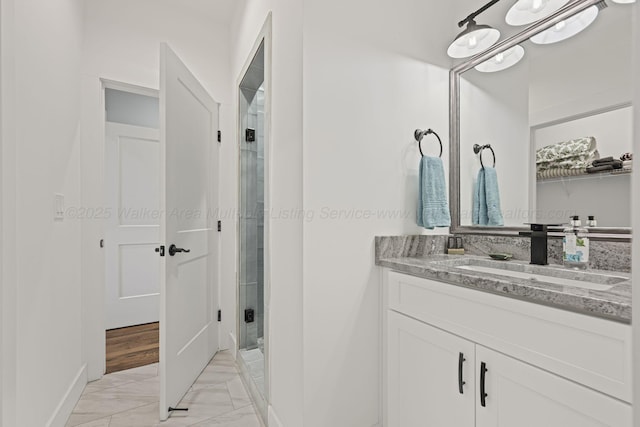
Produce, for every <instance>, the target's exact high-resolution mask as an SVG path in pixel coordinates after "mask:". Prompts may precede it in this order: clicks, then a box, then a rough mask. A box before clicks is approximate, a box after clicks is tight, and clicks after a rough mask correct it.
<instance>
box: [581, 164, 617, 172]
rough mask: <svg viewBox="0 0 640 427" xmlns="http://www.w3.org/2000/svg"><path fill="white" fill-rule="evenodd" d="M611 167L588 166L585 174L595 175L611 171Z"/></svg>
mask: <svg viewBox="0 0 640 427" xmlns="http://www.w3.org/2000/svg"><path fill="white" fill-rule="evenodd" d="M612 170H613V165H600V166H589V167H588V168H587V173H597V172H604V171H612Z"/></svg>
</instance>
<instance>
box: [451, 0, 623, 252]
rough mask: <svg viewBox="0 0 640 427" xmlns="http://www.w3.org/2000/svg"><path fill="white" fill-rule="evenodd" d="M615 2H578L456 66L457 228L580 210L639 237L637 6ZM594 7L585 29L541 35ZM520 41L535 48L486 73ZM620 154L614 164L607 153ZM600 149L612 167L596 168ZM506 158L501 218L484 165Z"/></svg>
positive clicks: (605, 235)
mask: <svg viewBox="0 0 640 427" xmlns="http://www.w3.org/2000/svg"><path fill="white" fill-rule="evenodd" d="M504 3H505V5H504V6H503V7H504V8H508V7H509V6H511V5H513V3H514V2H504ZM607 3H609V4H607ZM607 3H605V2H604V1H597V0H574V1H570V2H568V3H567V4H566V5H565V6H564V7H562V8H560V9H559V10H558V11H556V12H555V13H553V14H552V15H550V16H548V17H547V18H544V19H541V20H539V21H537V22H535V23H533V24H531V25H529V26H528V27H526V28H525V29H524V30H521V31H520V32H517V31H518V29H517V28H516V29H515V30H513V29H512V30H511V32H512V33H515V34H514V35H512V36H510V37H507V38H506V39H505V40H504V41H502V42H500V43H498V44H496V45H494V46H493V47H492V48H490V49H488V50H486V51H485V52H483V53H481V54H478V55H476V56H474V57H472V58H471V59H469V60H467V61H465V62H463V63H460V64H458V65H456V66H454V68H452V69H451V72H450V141H451V142H450V153H451V156H450V178H449V182H450V205H451V220H452V225H451V231H452V232H454V233H474V234H509V235H514V234H517V233H518V232H519V231H523V230H525V229H527V228H528V226H527V225H526V224H527V223H532V222H536V223H545V224H566V223H568V222H569V218H570V216H573V215H579V216H580V218H581V219H582V221H583V224H584V223H585V222H586V220H587V217H588V216H594V217H595V219H596V221H597V226H596V227H594V228H593V229H592V230H591V233H593V234H594V235H595V237H598V238H602V239H616V240H620V239H630V237H631V215H630V213H631V204H630V199H631V187H630V183H631V169H632V164H633V161H632V160H631V161H629V160H623V159H625V157H626V156H623V155H624V154H625V153H630V152H631V147H632V137H633V136H632V127H633V126H632V125H633V123H632V108H633V106H632V105H631V99H632V96H633V77H632V73H633V70H632V68H633V67H632V58H633V51H632V46H633V42H632V15H633V14H632V13H631V11H630V9H629V8H630V7H635V6H634V5H629V4H618V3H613V2H611V1H610V0H609V1H608V2H607ZM594 7H595V8H597V9H598V13H597V16H596V18H595V20H594V21H593V23H592V24H591V25H590V26H588V27H587V28H586V29H584V30H583V31H581V32H580V33H579V34H576V35H575V36H573V37H570V38H568V39H566V40H563V41H561V42H558V43H552V44H539V43H536V42H535V41H532V38H533V40H537V41H538V42H539V39H540V38H541V37H542V36H543V35H548V34H549V33H550V32H552V31H554V29H557V28H561V27H562V26H563V25H564V24H565V23H566V22H568V20H569V19H570V18H572V17H574V19H575V17H576V16H584V15H585V14H588V13H589V12H590V11H592V10H594ZM502 16H504V15H502ZM490 24H491V25H494V23H490ZM505 26H506V24H505ZM546 30H549V31H546ZM545 31H546V32H545ZM516 46H520V47H522V48H524V51H525V54H524V57H523V58H522V59H521V60H520V61H519V62H518V63H517V64H516V65H514V66H512V67H510V68H507V69H503V70H500V71H496V72H486V70H485V71H480V70H484V69H486V66H487V65H488V64H490V63H492V62H493V63H495V62H496V58H500V59H503V58H504V57H506V56H508V54H509V53H510V52H513V51H514V49H519V48H516ZM474 147H475V149H474ZM483 148H484V149H483ZM608 157H612V158H613V160H614V161H613V162H605V161H604V159H606V158H608ZM621 157H623V159H621ZM598 158H600V159H602V161H603V165H606V166H607V167H603V168H596V169H594V165H593V160H596V159H598ZM597 163H598V162H597ZM597 163H596V166H597ZM494 165H495V169H494V172H495V175H496V176H497V187H498V196H499V200H500V208H501V209H500V213H501V218H499V219H498V220H496V221H491V220H489V221H486V218H485V220H484V221H483V220H482V218H481V216H480V217H479V216H478V212H477V207H478V188H479V187H478V180H479V178H480V173H479V172H480V170H481V169H482V168H483V167H489V168H490V167H493V166H494ZM611 165H613V166H611ZM483 173H484V172H483ZM492 173H493V172H492ZM481 179H482V180H484V177H483V178H481ZM483 184H484V183H483Z"/></svg>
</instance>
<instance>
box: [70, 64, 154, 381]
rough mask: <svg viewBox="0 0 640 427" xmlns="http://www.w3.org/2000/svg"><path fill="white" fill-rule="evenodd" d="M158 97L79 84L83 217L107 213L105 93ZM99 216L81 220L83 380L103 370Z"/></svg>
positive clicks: (89, 80)
mask: <svg viewBox="0 0 640 427" xmlns="http://www.w3.org/2000/svg"><path fill="white" fill-rule="evenodd" d="M106 89H115V90H121V91H124V92H130V93H135V94H138V95H146V96H153V97H156V98H157V97H159V94H160V91H159V90H158V89H153V88H149V87H145V86H139V85H135V84H131V83H125V82H121V81H116V80H110V79H107V78H101V77H96V76H87V77H85V78H83V80H82V92H83V95H82V107H83V114H82V123H81V128H82V150H81V178H82V185H81V194H82V196H81V198H82V206H83V207H84V208H86V210H87V213H88V212H90V211H93V212H96V213H98V212H102V213H106V211H105V210H104V208H105V207H106V203H105V202H106V199H105V197H106V191H105V185H106V181H105V161H106V156H105V150H106V135H105V131H106V110H105V105H106V104H105V90H106ZM105 228H106V221H105V219H104V216H102V217H101V216H100V215H97V214H96V215H95V216H91V217H90V216H88V215H87V216H85V218H83V219H82V263H81V275H82V283H83V290H84V292H83V294H82V305H83V315H82V320H83V341H84V345H83V350H84V355H83V359H84V361H85V362H86V364H87V380H88V381H94V380H97V379H100V378H101V377H102V376H103V375H104V374H105V372H106V334H105V324H106V322H105V319H106V310H105V304H106V296H105V289H106V288H105V287H106V280H105V268H106V262H105V261H106V260H105V251H104V250H103V248H101V247H100V240H101V239H104V234H105Z"/></svg>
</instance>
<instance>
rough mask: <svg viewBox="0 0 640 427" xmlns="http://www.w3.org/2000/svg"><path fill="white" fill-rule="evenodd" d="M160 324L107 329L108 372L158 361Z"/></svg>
mask: <svg viewBox="0 0 640 427" xmlns="http://www.w3.org/2000/svg"><path fill="white" fill-rule="evenodd" d="M158 325H159V324H158V323H157V322H156V323H147V324H146V325H137V326H129V327H127V328H119V329H110V330H108V331H107V374H110V373H112V372H118V371H123V370H125V369H131V368H137V367H138V366H144V365H149V364H151V363H156V362H158V345H159V344H158V343H159V339H160V331H159V326H158Z"/></svg>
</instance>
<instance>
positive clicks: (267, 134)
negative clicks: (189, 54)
mask: <svg viewBox="0 0 640 427" xmlns="http://www.w3.org/2000/svg"><path fill="white" fill-rule="evenodd" d="M272 37H273V35H272V18H271V13H269V14H268V15H267V18H266V19H265V21H264V24H263V26H262V28H261V29H260V32H259V33H258V34H257V36H256V39H255V41H254V43H253V46H252V48H251V50H250V51H249V54H248V55H247V59H246V60H245V63H244V65H243V66H242V69H241V70H240V74H239V75H238V76H237V77H236V82H235V86H234V88H233V90H234V92H235V99H236V108H235V112H234V113H235V115H236V132H237V133H236V135H237V136H236V138H235V141H234V142H235V148H236V150H237V153H236V161H237V174H236V215H235V216H236V218H235V222H236V236H235V238H236V242H235V243H236V271H235V277H236V280H235V296H236V303H235V310H234V311H235V314H236V316H235V318H236V320H235V324H236V328H235V330H236V334H237V336H236V339H235V340H232V342H234V343H235V348H234V349H233V351H234V354H235V355H236V359H238V358H241V357H242V356H241V355H240V352H239V350H240V347H239V346H240V339H239V334H240V326H241V320H240V274H239V268H240V249H241V246H240V212H241V209H242V205H241V200H242V197H241V191H242V189H241V186H240V182H241V181H240V180H241V178H242V177H241V174H242V169H241V161H242V160H241V155H242V153H241V150H240V144H241V138H242V136H243V134H244V133H243V129H242V118H241V115H240V97H241V96H242V93H241V91H240V83H241V82H242V79H243V78H244V76H245V75H246V73H247V71H248V70H249V67H250V66H251V63H252V61H253V58H254V57H255V55H256V53H258V50H259V49H260V45H261V44H263V43H264V83H263V85H264V116H265V120H264V211H265V215H264V249H263V250H264V255H263V260H264V261H263V262H264V272H263V274H264V396H262V395H260V393H259V392H258V391H257V389H256V388H255V387H253V383H251V384H247V386H248V387H247V388H248V389H249V392H250V393H251V394H252V397H253V400H254V402H255V403H256V408H257V410H258V413H259V414H260V416H261V417H262V420H264V422H265V423H266V422H267V421H266V420H267V418H268V414H267V412H268V406H269V405H270V394H271V393H270V387H269V384H270V376H271V363H270V356H269V354H270V352H269V343H270V339H269V336H270V328H269V325H270V323H271V322H270V317H271V310H270V307H271V214H270V212H271V155H272V152H273V150H272V149H271V144H272V139H271V129H272V126H271V103H272V72H271V66H272Z"/></svg>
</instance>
